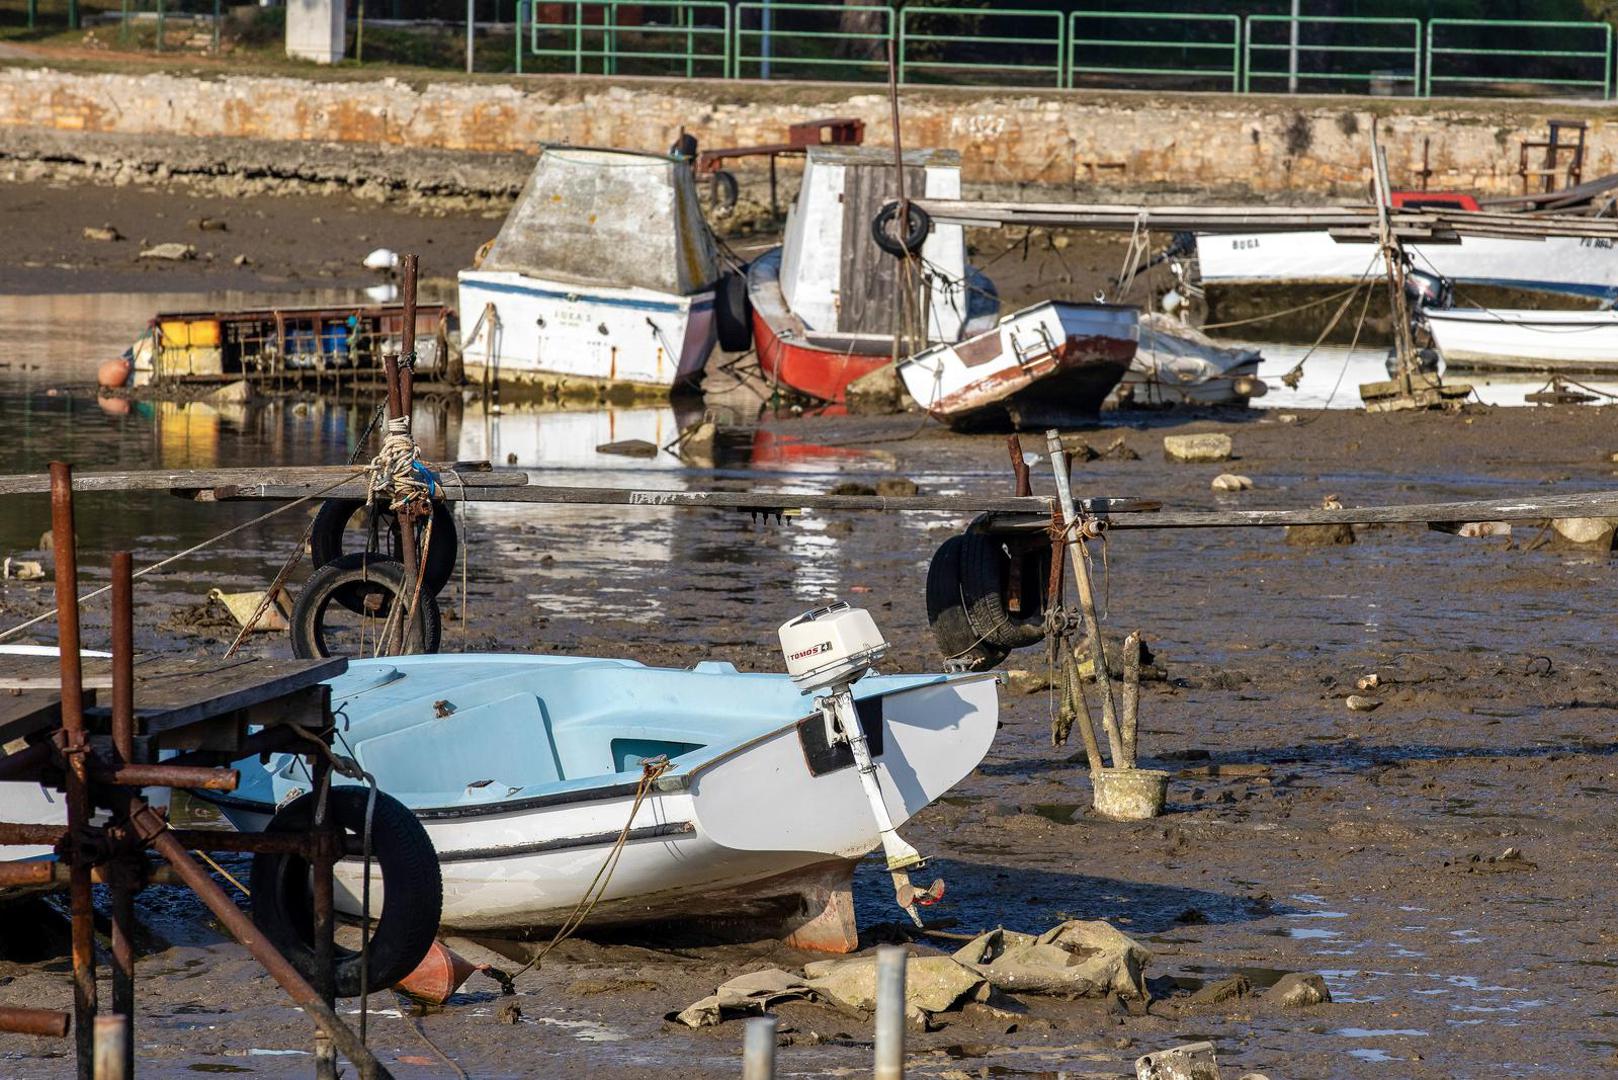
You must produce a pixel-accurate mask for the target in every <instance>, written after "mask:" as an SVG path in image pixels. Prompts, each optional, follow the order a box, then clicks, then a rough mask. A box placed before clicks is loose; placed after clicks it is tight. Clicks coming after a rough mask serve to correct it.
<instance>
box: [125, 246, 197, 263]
mask: <svg viewBox="0 0 1618 1080" xmlns="http://www.w3.org/2000/svg"><path fill="white" fill-rule="evenodd" d="M139 257H140V258H142V259H166V260H168V261H169V262H182V261H184V260H186V259H194V258H196V257H197V249H196V248H194V247H192V246H191V245H190V244H154V245H152V246H151V247H149V248H146V249H144V250H143V251H142V252H141V253H140V256H139Z"/></svg>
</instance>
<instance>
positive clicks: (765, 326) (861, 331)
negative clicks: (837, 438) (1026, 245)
mask: <svg viewBox="0 0 1618 1080" xmlns="http://www.w3.org/2000/svg"><path fill="white" fill-rule="evenodd" d="M904 164H905V190H906V192H907V194H910V195H912V196H915V197H917V198H929V199H955V198H959V197H960V192H961V166H960V155H959V154H957V153H955V152H954V151H952V150H912V151H909V152H907V153H906V154H905V161H904ZM893 171H894V168H893V156H892V154H891V152H888V151H883V150H877V149H866V148H863V147H849V146H836V147H833V146H816V147H810V149H809V152H808V155H807V159H806V164H805V166H804V174H803V185H802V187H801V188H800V189H799V191H798V199H797V202H796V204H795V205H794V206H793V207H792V208H791V210H790V211H789V212H788V215H787V227H786V234H785V236H784V238H783V243H782V244H781V246H780V247H778V248H776V249H774V250H772V251H769V252H766V253H765V254H763V255H761V256H759V257H758V258H757V259H755V260H754V261H753V263H752V265H751V266H750V267H749V268H748V274H747V292H748V299H749V301H750V302H751V305H752V313H753V343H754V347H755V348H756V349H757V350H758V361H759V366H760V367H761V368H763V369H764V374H765V375H766V376H767V377H768V378H769V379H770V380H771V381H772V382H775V383H779V384H781V385H783V386H785V387H787V388H789V389H792V390H796V391H798V392H800V393H803V394H808V395H810V396H811V397H816V398H819V399H821V400H823V401H828V402H832V403H834V404H836V403H840V402H842V400H843V396H844V392H845V391H846V389H847V388H848V384H849V383H850V382H853V381H854V380H855V379H858V378H859V377H860V376H862V375H866V374H869V373H870V372H872V371H875V370H876V369H877V368H880V367H882V366H883V365H884V364H887V363H888V362H889V361H891V360H892V359H893V312H894V310H895V308H896V306H897V304H898V299H899V287H900V286H899V260H898V259H896V258H894V257H893V256H892V255H890V254H888V253H887V252H885V251H883V250H882V249H881V248H879V247H878V246H877V244H876V241H875V240H874V239H873V238H872V233H871V221H872V219H873V218H875V216H876V214H877V212H878V211H879V210H881V209H882V207H883V206H884V205H885V204H887V203H888V202H891V201H892V200H893V198H894V195H895V192H894V190H893V188H894V184H893ZM919 254H920V259H921V265H922V267H923V268H924V271H925V274H924V276H925V278H926V280H925V282H924V284H923V287H922V288H921V289H920V294H919V296H918V301H919V302H920V303H921V304H922V305H923V307H924V309H925V311H926V316H927V336H928V340H929V341H931V342H946V343H947V342H957V341H961V340H964V339H966V338H969V337H972V336H974V335H976V334H979V333H983V332H985V331H987V330H989V329H991V328H992V327H993V326H994V324H995V319H996V317H997V315H998V314H999V309H1000V300H999V297H998V296H996V295H995V292H994V286H993V285H992V284H990V282H989V280H988V279H987V278H985V277H984V276H983V275H982V274H981V273H979V272H978V271H977V270H975V269H973V268H971V267H969V266H967V264H966V236H965V232H964V230H963V229H962V228H961V227H960V226H958V225H938V226H935V227H934V228H933V229H932V230H931V232H930V233H928V235H927V237H926V239H925V240H924V241H923V242H922V244H921V248H920V252H919Z"/></svg>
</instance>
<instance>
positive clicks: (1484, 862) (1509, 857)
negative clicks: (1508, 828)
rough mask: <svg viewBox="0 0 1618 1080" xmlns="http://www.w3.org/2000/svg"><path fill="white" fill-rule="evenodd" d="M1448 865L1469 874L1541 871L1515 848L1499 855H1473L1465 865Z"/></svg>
mask: <svg viewBox="0 0 1618 1080" xmlns="http://www.w3.org/2000/svg"><path fill="white" fill-rule="evenodd" d="M1448 865H1450V866H1457V867H1461V868H1463V869H1465V870H1466V872H1467V873H1469V874H1512V873H1519V872H1522V871H1527V870H1538V869H1539V864H1538V863H1534V862H1530V861H1528V859H1526V858H1524V857H1523V853H1522V850H1521V849H1519V848H1514V847H1508V848H1506V850H1504V851H1502V852H1501V853H1500V854H1498V855H1488V856H1484V855H1472V856H1469V857H1468V858H1467V860H1466V861H1465V862H1463V863H1450V864H1448Z"/></svg>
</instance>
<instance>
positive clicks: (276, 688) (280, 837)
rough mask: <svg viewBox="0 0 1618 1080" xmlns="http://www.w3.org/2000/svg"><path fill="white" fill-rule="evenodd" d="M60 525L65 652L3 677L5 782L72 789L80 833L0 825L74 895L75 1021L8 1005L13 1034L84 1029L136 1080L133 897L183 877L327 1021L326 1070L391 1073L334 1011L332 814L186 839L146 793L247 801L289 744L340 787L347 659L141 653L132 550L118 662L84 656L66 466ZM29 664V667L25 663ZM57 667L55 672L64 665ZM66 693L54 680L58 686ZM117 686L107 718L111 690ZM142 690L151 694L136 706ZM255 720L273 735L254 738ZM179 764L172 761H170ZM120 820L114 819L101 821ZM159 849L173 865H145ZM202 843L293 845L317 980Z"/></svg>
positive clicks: (102, 1053)
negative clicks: (342, 1066) (336, 750)
mask: <svg viewBox="0 0 1618 1080" xmlns="http://www.w3.org/2000/svg"><path fill="white" fill-rule="evenodd" d="M50 481H51V528H52V535H53V537H54V540H55V553H56V605H57V629H58V647H59V657H58V658H57V659H54V660H53V659H50V658H38V659H40V660H42V661H43V662H40V663H30V661H33V660H35V659H36V658H28V657H18V658H8V660H7V664H6V674H5V675H4V676H0V690H6V691H10V693H9V695H0V780H11V781H17V780H23V781H28V780H32V781H37V782H39V783H43V784H47V785H50V786H54V787H57V788H59V789H61V790H63V791H65V793H66V803H67V824H66V826H58V825H39V824H22V823H16V822H8V823H0V844H30V845H38V844H50V845H52V846H54V847H55V849H56V855H57V861H56V862H54V863H52V862H49V861H43V860H41V861H26V862H7V863H0V887H36V888H49V887H53V886H54V887H60V886H61V885H63V884H64V883H65V884H66V886H67V888H68V892H69V895H70V910H71V914H72V955H73V1013H72V1016H71V1017H70V1016H69V1014H68V1013H66V1012H64V1011H60V1010H54V1009H38V1008H0V1030H4V1031H8V1032H18V1033H25V1034H34V1035H51V1036H57V1037H61V1036H65V1035H66V1034H67V1032H68V1030H69V1027H70V1024H71V1027H72V1029H73V1032H74V1036H75V1044H76V1051H77V1061H78V1076H79V1077H80V1078H81V1080H90V1078H92V1077H93V1078H94V1080H127V1078H129V1077H131V1076H133V1074H134V1038H133V1033H132V1026H133V1020H134V1014H135V965H134V959H135V957H134V945H133V941H134V937H133V935H134V928H135V920H134V900H135V895H136V893H138V892H139V891H140V889H141V888H142V887H144V886H145V885H147V884H150V883H153V882H162V883H165V884H167V883H176V884H184V885H186V886H187V887H189V888H190V889H191V890H192V891H193V892H195V893H196V895H197V897H198V898H199V899H200V900H201V901H202V902H203V903H204V904H205V905H206V906H207V907H208V909H209V910H210V911H211V912H212V913H213V915H214V916H215V917H216V918H217V919H218V920H219V921H220V922H221V923H222V924H223V925H224V926H225V928H226V929H227V930H229V931H230V933H231V934H232V935H233V936H234V937H235V938H236V939H237V940H238V941H240V942H241V943H242V944H243V945H245V946H246V947H247V949H248V951H249V952H251V953H252V955H253V957H254V959H256V960H258V962H259V963H260V964H262V965H263V966H264V969H265V970H266V971H267V972H269V974H270V975H271V976H272V977H273V978H274V979H275V981H276V982H278V983H279V984H280V985H281V987H282V988H283V989H284V990H285V991H286V992H287V994H288V995H289V996H290V997H291V998H292V1000H293V1001H294V1002H295V1003H296V1004H297V1005H298V1006H299V1007H301V1008H302V1009H303V1010H304V1012H305V1013H306V1014H307V1015H308V1016H309V1017H310V1018H311V1019H312V1020H313V1021H314V1022H315V1025H316V1029H317V1031H316V1036H315V1053H316V1075H317V1076H319V1077H322V1078H331V1080H335V1077H336V1075H337V1054H338V1053H339V1052H341V1054H342V1055H343V1056H345V1057H347V1058H348V1059H349V1061H351V1062H352V1063H353V1064H354V1065H355V1067H356V1068H357V1069H358V1070H359V1074H360V1075H361V1076H362V1077H367V1078H370V1077H387V1076H388V1075H389V1073H388V1071H387V1070H386V1069H385V1068H384V1067H383V1066H382V1065H381V1063H380V1062H378V1061H377V1059H376V1057H375V1056H374V1055H373V1054H372V1053H371V1052H370V1050H368V1049H367V1048H366V1046H365V1045H364V1043H363V1042H362V1041H361V1040H360V1038H359V1037H358V1036H357V1035H356V1034H355V1033H354V1032H353V1031H352V1030H351V1029H350V1028H349V1027H348V1025H346V1024H345V1023H343V1021H342V1020H340V1019H338V1017H337V1014H336V1012H335V1011H334V1009H333V1001H334V994H333V983H332V976H331V972H332V961H333V953H334V944H333V930H334V927H335V918H334V906H333V884H332V868H333V866H334V865H335V863H336V861H337V860H338V859H339V858H341V857H342V856H343V855H344V854H347V852H346V850H345V845H344V843H343V841H342V837H341V834H340V833H339V832H338V831H337V829H336V826H335V822H333V821H331V820H330V819H328V818H327V816H326V814H325V800H321V801H320V802H319V803H318V804H317V810H316V813H315V825H314V826H313V828H311V829H310V830H309V831H308V832H306V833H304V834H301V835H299V834H292V833H275V834H269V833H260V834H241V833H234V832H226V831H212V830H195V829H174V828H171V827H170V826H169V823H168V820H167V818H166V816H165V814H164V812H163V811H161V810H158V809H157V808H155V807H153V806H151V805H150V804H149V803H148V802H147V801H146V799H145V798H144V797H143V796H142V794H141V791H142V789H144V788H149V787H168V788H181V789H188V788H190V789H194V788H205V789H209V790H214V791H232V790H234V789H235V787H236V785H237V782H238V779H239V776H238V774H237V772H236V771H235V770H234V769H231V768H228V767H226V766H228V765H229V764H230V762H232V761H236V760H239V759H240V758H243V757H246V756H249V755H251V754H255V753H266V752H277V751H289V752H294V753H303V754H305V755H306V756H307V757H308V759H309V764H310V770H311V775H312V776H313V787H314V790H316V791H322V790H325V789H326V788H327V786H328V785H329V784H330V781H331V772H332V768H333V761H334V758H333V756H332V754H331V751H330V739H331V734H332V730H333V727H332V717H331V710H330V691H329V688H328V687H326V686H324V685H323V680H326V679H329V678H330V677H332V676H333V675H336V674H338V673H340V672H341V671H342V670H343V669H344V668H345V667H346V664H347V662H346V661H343V660H315V661H261V660H248V661H242V660H237V661H233V662H222V661H218V660H209V659H202V660H197V659H189V658H187V659H151V660H143V661H141V662H139V663H138V664H137V660H136V657H135V654H134V600H133V582H132V572H131V560H130V557H129V555H128V553H127V552H120V553H117V554H115V555H114V556H113V558H112V646H113V647H112V659H111V661H110V663H109V662H107V661H95V660H91V661H88V662H87V661H85V660H84V659H81V656H80V639H79V610H78V567H77V557H76V551H75V546H74V520H73V483H72V475H71V470H70V468H69V466H67V465H64V464H61V463H53V464H52V465H51V470H50ZM14 661H15V662H14ZM51 667H56V668H57V669H58V671H57V676H56V678H55V679H52V678H51V677H50V675H49V669H50V668H51ZM53 682H54V683H55V684H56V685H55V686H54V688H52V686H51V684H52V683H53ZM103 689H109V690H110V691H111V698H110V707H109V708H101V707H99V705H98V704H97V702H96V697H95V695H96V692H97V691H99V690H103ZM137 697H138V698H139V699H140V701H139V703H138V704H137V701H136V699H137ZM249 725H255V726H259V727H260V730H259V731H257V732H256V733H255V734H252V735H249V734H248V733H247V731H248V727H249ZM170 750H178V751H180V753H179V755H178V756H175V757H170V758H169V759H167V760H163V761H159V755H160V753H162V752H163V751H170ZM98 809H103V810H107V811H110V816H109V818H108V819H107V821H106V823H105V824H94V823H93V822H92V814H93V813H94V812H95V811H96V810H98ZM147 848H151V849H153V850H155V851H156V853H157V854H158V855H159V856H160V857H161V862H159V863H154V862H152V861H151V860H150V859H148V858H147V856H146V849H147ZM191 849H202V850H210V851H233V852H248V853H258V852H265V853H270V852H279V853H296V854H299V855H302V856H303V857H305V858H307V859H308V860H309V862H310V864H311V866H312V868H313V875H312V879H313V893H314V940H315V958H316V965H317V969H318V970H319V971H321V972H322V973H324V975H323V977H322V978H319V979H317V982H318V983H319V985H311V984H310V982H309V981H308V980H307V979H305V978H304V977H303V976H302V975H301V974H299V972H298V970H297V968H295V967H294V966H293V965H292V963H291V962H290V961H288V960H287V958H286V957H285V956H283V955H282V954H281V953H280V952H278V951H277V950H276V948H275V947H274V946H272V945H271V944H270V943H268V942H267V941H266V940H265V939H264V937H263V935H262V934H261V933H260V932H259V931H258V930H257V928H256V927H255V926H254V925H253V922H252V919H251V918H250V917H249V916H248V915H247V914H246V913H244V912H243V911H242V910H241V909H240V908H238V907H237V906H236V904H235V903H234V902H233V901H232V900H231V898H230V897H229V896H227V895H226V894H225V892H224V891H223V890H222V889H221V888H220V886H219V885H218V883H217V882H215V881H214V879H213V878H212V877H211V876H209V874H208V871H207V870H205V869H204V868H203V867H202V865H201V864H199V863H198V862H197V861H196V860H195V859H194V858H192V856H191V854H190V851H191ZM96 881H102V882H106V883H107V884H109V885H110V886H111V888H112V905H111V906H112V913H111V914H112V918H111V922H112V942H111V945H112V948H111V954H112V1002H111V1009H110V1010H109V1011H103V1010H101V1009H100V1007H99V1001H98V987H97V983H96V955H95V923H94V915H95V911H94V907H93V904H92V895H91V886H92V884H93V883H94V882H96Z"/></svg>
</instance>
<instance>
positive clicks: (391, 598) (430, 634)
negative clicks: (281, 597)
mask: <svg viewBox="0 0 1618 1080" xmlns="http://www.w3.org/2000/svg"><path fill="white" fill-rule="evenodd" d="M376 592H380V593H382V594H383V596H382V597H381V602H380V603H379V604H378V605H377V607H376V609H375V610H374V611H373V612H372V614H373V615H374V616H375V617H376V618H377V619H378V621H379V622H380V621H381V620H385V619H386V618H387V616H388V613H389V612H390V611H391V610H392V607H393V605H394V604H395V603H397V602H399V600H400V598H401V597H402V598H403V600H404V603H405V604H406V605H407V606H408V604H409V603H410V599H411V597H410V593H409V592H408V591H407V590H406V589H405V572H404V563H402V562H400V561H399V560H398V559H394V558H390V557H388V556H386V555H371V554H367V553H366V552H363V551H355V552H351V553H350V554H347V555H340V556H338V557H337V558H335V559H333V560H332V561H331V562H329V563H327V564H326V565H325V566H322V567H321V568H320V569H318V570H316V571H315V572H314V573H313V574H310V575H309V580H308V581H307V582H306V583H305V584H304V587H303V589H302V590H301V591H300V592H299V593H298V598H297V600H296V601H295V602H294V603H293V605H292V619H291V623H292V655H293V656H296V657H297V658H298V659H300V660H314V659H318V658H324V657H327V656H331V655H332V653H331V647H330V643H329V642H327V641H326V634H325V617H326V612H327V611H328V610H329V609H330V607H331V606H332V605H333V604H336V605H337V606H339V607H344V608H347V609H348V610H349V611H355V612H363V611H364V610H365V607H364V605H365V598H366V596H367V595H369V594H371V593H376ZM442 635H443V623H442V621H441V620H440V617H439V612H438V601H437V600H435V599H433V597H432V596H431V595H429V594H428V592H427V588H426V583H425V582H423V584H422V590H421V595H420V596H419V597H418V598H417V599H416V617H415V626H414V627H413V628H412V629H411V632H410V634H409V635H408V640H409V642H410V643H411V644H412V645H414V646H416V648H415V649H414V650H412V651H419V652H424V653H435V652H437V651H438V645H439V641H440V639H441V638H442Z"/></svg>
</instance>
